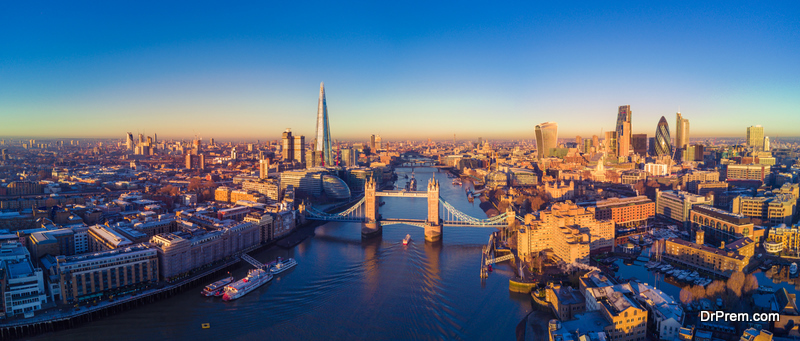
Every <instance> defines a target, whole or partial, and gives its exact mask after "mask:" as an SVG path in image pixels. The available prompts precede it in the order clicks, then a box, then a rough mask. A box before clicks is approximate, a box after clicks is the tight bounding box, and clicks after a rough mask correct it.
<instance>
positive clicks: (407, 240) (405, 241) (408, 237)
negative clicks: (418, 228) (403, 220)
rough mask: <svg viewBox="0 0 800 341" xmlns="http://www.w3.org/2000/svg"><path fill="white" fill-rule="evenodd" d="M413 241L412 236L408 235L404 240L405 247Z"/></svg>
mask: <svg viewBox="0 0 800 341" xmlns="http://www.w3.org/2000/svg"><path fill="white" fill-rule="evenodd" d="M410 240H411V235H410V234H407V235H406V237H405V239H403V245H408V242H409V241H410Z"/></svg>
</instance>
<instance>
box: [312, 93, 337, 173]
mask: <svg viewBox="0 0 800 341" xmlns="http://www.w3.org/2000/svg"><path fill="white" fill-rule="evenodd" d="M332 148H333V140H332V139H331V128H330V124H329V123H328V104H327V102H326V99H325V83H324V82H323V83H320V84H319V104H318V106H317V137H316V146H315V147H314V152H315V154H317V155H319V160H318V163H319V164H320V165H321V166H323V167H325V166H333V164H334V162H333V150H332Z"/></svg>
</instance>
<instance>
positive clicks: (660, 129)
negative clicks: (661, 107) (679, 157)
mask: <svg viewBox="0 0 800 341" xmlns="http://www.w3.org/2000/svg"><path fill="white" fill-rule="evenodd" d="M655 142H656V145H655V148H654V149H655V150H656V155H658V156H663V155H672V144H671V141H670V137H669V124H667V119H666V118H664V116H661V120H659V121H658V126H656V140H655Z"/></svg>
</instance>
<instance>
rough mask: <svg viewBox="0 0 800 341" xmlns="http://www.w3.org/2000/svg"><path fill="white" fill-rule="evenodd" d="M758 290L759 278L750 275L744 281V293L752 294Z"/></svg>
mask: <svg viewBox="0 0 800 341" xmlns="http://www.w3.org/2000/svg"><path fill="white" fill-rule="evenodd" d="M756 290H758V278H756V276H755V275H753V274H749V275H747V278H745V280H744V293H746V294H748V295H749V294H752V293H753V292H755V291H756Z"/></svg>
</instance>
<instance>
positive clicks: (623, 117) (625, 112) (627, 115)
mask: <svg viewBox="0 0 800 341" xmlns="http://www.w3.org/2000/svg"><path fill="white" fill-rule="evenodd" d="M632 116H633V112H632V111H631V106H630V105H620V106H619V109H618V110H617V129H616V132H617V141H620V140H622V139H627V140H628V141H627V143H628V145H630V143H631V137H630V133H628V135H623V134H624V133H625V131H624V130H625V122H628V128H629V129H630V128H631V126H630V124H631V119H632Z"/></svg>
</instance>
